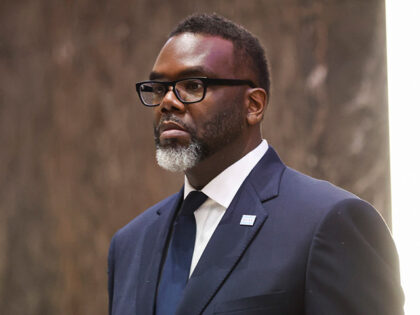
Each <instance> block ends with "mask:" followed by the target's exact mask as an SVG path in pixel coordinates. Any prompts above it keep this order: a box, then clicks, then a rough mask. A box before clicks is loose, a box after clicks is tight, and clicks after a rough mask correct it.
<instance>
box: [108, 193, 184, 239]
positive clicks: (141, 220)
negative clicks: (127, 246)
mask: <svg viewBox="0 0 420 315" xmlns="http://www.w3.org/2000/svg"><path fill="white" fill-rule="evenodd" d="M178 194H179V193H175V194H173V195H171V196H169V197H167V198H165V199H163V200H161V201H159V202H158V203H156V204H154V205H153V206H151V207H150V208H148V209H146V210H145V211H144V212H142V213H141V214H139V215H138V216H137V217H135V218H134V219H132V220H131V221H130V222H128V223H127V224H126V225H125V226H123V227H122V228H120V229H119V230H118V231H117V232H116V233H115V235H114V237H118V236H120V235H130V234H132V233H133V231H138V230H139V229H141V228H142V227H143V226H145V225H148V224H150V222H151V220H153V218H154V217H155V216H156V214H157V213H159V212H160V211H169V210H170V209H169V208H168V207H167V205H168V204H170V203H172V202H173V201H174V200H175V199H176V198H177V197H178Z"/></svg>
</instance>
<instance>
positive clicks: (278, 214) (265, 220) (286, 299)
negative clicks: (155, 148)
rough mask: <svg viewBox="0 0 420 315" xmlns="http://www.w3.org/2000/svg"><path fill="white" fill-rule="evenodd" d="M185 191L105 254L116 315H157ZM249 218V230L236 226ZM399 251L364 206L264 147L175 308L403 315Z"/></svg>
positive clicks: (126, 230)
mask: <svg viewBox="0 0 420 315" xmlns="http://www.w3.org/2000/svg"><path fill="white" fill-rule="evenodd" d="M181 199H182V190H181V191H180V192H178V193H177V194H174V195H172V196H170V197H169V198H167V199H165V200H163V201H161V202H159V203H158V204H156V205H154V206H153V207H151V208H150V209H148V210H146V211H145V212H144V213H142V214H141V215H139V216H138V217H137V218H135V219H134V220H133V221H131V222H130V223H129V224H128V225H126V226H125V227H123V228H122V229H121V230H119V231H118V232H117V233H116V234H115V236H114V237H113V239H112V242H111V247H110V251H109V261H108V264H109V271H108V273H109V302H110V304H109V306H110V313H112V314H113V315H134V314H141V315H153V312H154V301H155V295H156V289H157V285H158V277H159V268H160V265H161V262H162V255H163V254H164V248H165V241H166V239H167V237H168V231H169V230H170V226H171V222H172V219H173V217H174V214H175V212H176V209H177V207H178V205H179V203H180V200H181ZM242 215H255V216H256V221H255V224H254V225H253V226H243V225H240V224H239V223H240V221H241V217H242ZM402 304H403V294H402V290H401V287H400V280H399V266H398V257H397V253H396V249H395V246H394V243H393V240H392V238H391V235H390V233H389V230H388V228H387V227H386V225H385V223H384V222H383V220H382V218H381V216H380V215H379V214H378V213H377V211H376V210H375V209H374V208H373V207H372V206H370V205H369V204H368V203H367V202H365V201H363V200H361V199H359V198H358V197H356V196H355V195H353V194H351V193H349V192H347V191H345V190H342V189H340V188H338V187H336V186H334V185H332V184H330V183H328V182H325V181H320V180H316V179H313V178H311V177H309V176H306V175H303V174H301V173H299V172H297V171H295V170H293V169H290V168H288V167H287V166H285V165H284V164H283V163H282V162H281V161H280V159H279V158H278V156H277V154H276V153H275V151H274V150H273V149H272V148H270V149H269V150H268V152H267V153H266V154H265V155H264V157H263V158H262V159H261V161H260V162H259V163H258V164H257V165H256V166H255V168H254V169H253V170H252V172H251V173H250V175H249V176H248V177H247V179H246V180H245V181H244V183H243V184H242V186H241V188H240V189H239V191H238V193H237V194H236V196H235V198H234V200H233V201H232V203H231V205H230V206H229V208H228V209H227V211H226V213H225V215H224V217H223V218H222V220H221V222H220V224H219V225H218V227H217V229H216V231H215V232H214V234H213V236H212V237H211V239H210V241H209V243H208V245H207V247H206V249H205V251H204V253H203V255H202V257H201V259H200V261H199V262H198V264H197V266H196V268H195V270H194V272H193V274H192V276H191V278H190V280H189V282H188V284H187V287H186V289H185V295H184V297H183V299H182V301H181V302H180V305H179V307H178V310H177V314H178V315H189V314H206V315H207V314H229V315H239V314H242V315H245V314H247V315H251V314H258V315H264V314H284V315H286V314H288V315H294V314H319V315H321V314H325V315H335V314H337V315H338V314H340V315H343V314H349V315H359V314H366V315H379V314H380V315H386V314H389V315H398V314H402V313H403V310H402Z"/></svg>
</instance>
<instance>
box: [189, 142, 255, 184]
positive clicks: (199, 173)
mask: <svg viewBox="0 0 420 315" xmlns="http://www.w3.org/2000/svg"><path fill="white" fill-rule="evenodd" d="M261 141H262V139H261V135H259V136H258V137H254V138H250V139H249V140H248V141H246V142H245V143H232V144H230V145H229V146H226V147H224V148H223V149H221V150H219V151H218V152H215V153H214V154H212V155H211V156H209V157H207V158H206V159H204V160H203V161H201V162H199V163H198V164H197V165H196V166H194V167H193V168H190V169H188V170H187V171H186V172H185V175H186V176H187V178H188V181H189V182H190V184H191V185H192V186H193V187H194V188H195V189H202V188H203V187H204V186H206V185H207V184H208V183H209V182H210V181H211V180H212V179H213V178H215V177H216V176H217V175H219V174H220V173H221V172H223V171H224V170H225V169H226V168H228V167H229V166H230V165H232V164H233V163H235V162H236V161H238V160H240V159H241V158H242V157H243V156H245V155H246V154H247V153H249V152H251V151H252V150H254V149H255V148H256V147H257V146H258V145H259V144H260V143H261Z"/></svg>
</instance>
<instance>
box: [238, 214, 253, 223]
mask: <svg viewBox="0 0 420 315" xmlns="http://www.w3.org/2000/svg"><path fill="white" fill-rule="evenodd" d="M256 218H257V216H256V215H249V214H244V215H243V216H242V219H241V223H239V224H240V225H246V226H253V225H254V223H255V219H256Z"/></svg>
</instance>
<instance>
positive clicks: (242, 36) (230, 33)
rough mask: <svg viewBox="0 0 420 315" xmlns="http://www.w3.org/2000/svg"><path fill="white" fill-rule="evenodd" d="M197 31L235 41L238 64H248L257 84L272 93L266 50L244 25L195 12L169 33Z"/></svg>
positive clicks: (170, 35) (171, 34)
mask: <svg viewBox="0 0 420 315" xmlns="http://www.w3.org/2000/svg"><path fill="white" fill-rule="evenodd" d="M182 33H195V34H204V35H211V36H220V37H222V38H224V39H227V40H229V41H231V42H232V43H233V47H234V51H235V54H237V57H238V58H237V61H236V66H239V65H242V64H246V65H248V67H249V68H250V69H251V70H252V71H254V72H255V73H256V74H257V79H258V82H257V85H258V86H260V87H262V88H263V89H264V90H265V91H266V92H267V95H269V94H270V71H269V67H268V62H267V58H266V56H265V51H264V48H263V47H262V45H261V44H260V41H259V40H258V38H256V37H255V36H254V35H253V34H251V32H249V31H248V30H246V29H245V28H244V27H243V26H241V25H238V24H236V23H234V22H232V21H230V20H228V19H227V18H225V17H223V16H221V15H219V14H216V13H213V14H193V15H191V16H188V17H187V18H186V19H185V20H183V21H181V22H180V23H179V24H178V25H177V26H176V27H175V29H174V30H173V31H172V32H171V33H170V34H169V38H170V37H173V36H176V35H179V34H182Z"/></svg>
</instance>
